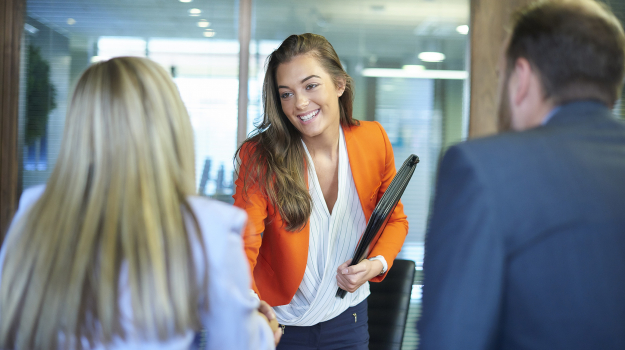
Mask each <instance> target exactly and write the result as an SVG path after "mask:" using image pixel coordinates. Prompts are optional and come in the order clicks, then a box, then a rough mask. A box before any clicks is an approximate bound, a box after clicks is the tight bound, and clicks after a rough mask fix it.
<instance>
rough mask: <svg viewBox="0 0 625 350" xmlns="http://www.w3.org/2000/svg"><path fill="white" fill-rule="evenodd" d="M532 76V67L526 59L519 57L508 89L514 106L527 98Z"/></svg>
mask: <svg viewBox="0 0 625 350" xmlns="http://www.w3.org/2000/svg"><path fill="white" fill-rule="evenodd" d="M533 74H534V71H533V69H532V65H531V64H530V63H529V61H528V60H527V59H525V58H523V57H520V58H518V59H517V60H516V62H515V63H514V70H513V71H512V76H511V77H510V78H511V79H510V84H511V86H510V87H509V88H510V93H511V95H512V103H514V104H515V105H517V106H518V105H520V104H521V103H522V102H523V101H524V100H525V99H527V97H528V96H529V94H530V88H531V82H532V75H533Z"/></svg>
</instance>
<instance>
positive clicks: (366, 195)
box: [342, 126, 378, 222]
mask: <svg viewBox="0 0 625 350" xmlns="http://www.w3.org/2000/svg"><path fill="white" fill-rule="evenodd" d="M342 128H343V134H344V136H345V144H346V146H347V155H348V156H349V165H350V167H351V170H352V177H353V178H354V184H355V185H356V191H357V192H358V198H359V199H360V205H361V206H362V211H363V212H364V214H365V219H366V221H367V222H369V218H370V217H371V214H372V212H373V208H375V203H373V205H372V203H371V193H370V192H371V191H372V190H374V187H375V184H373V185H372V184H371V181H372V179H371V177H372V176H376V175H378V174H377V172H378V169H372V168H371V167H370V166H369V163H370V161H371V158H373V157H375V156H374V155H373V154H370V153H371V151H372V149H373V148H374V147H371V146H369V147H367V142H371V140H367V137H362V136H363V135H356V134H355V133H356V130H355V129H357V128H360V127H359V126H351V127H350V126H342ZM373 181H374V182H375V180H373Z"/></svg>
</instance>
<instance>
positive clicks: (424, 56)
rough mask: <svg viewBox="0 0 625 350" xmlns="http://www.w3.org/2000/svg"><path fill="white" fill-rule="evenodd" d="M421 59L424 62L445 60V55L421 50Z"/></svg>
mask: <svg viewBox="0 0 625 350" xmlns="http://www.w3.org/2000/svg"><path fill="white" fill-rule="evenodd" d="M418 57H419V59H420V60H421V61H423V62H443V61H444V60H445V55H444V54H442V53H440V52H421V53H420V54H419V56H418Z"/></svg>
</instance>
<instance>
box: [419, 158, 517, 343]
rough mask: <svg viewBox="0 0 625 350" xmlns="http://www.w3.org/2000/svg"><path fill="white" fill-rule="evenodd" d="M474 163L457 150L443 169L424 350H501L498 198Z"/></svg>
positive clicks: (429, 241)
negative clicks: (498, 347) (498, 341)
mask: <svg viewBox="0 0 625 350" xmlns="http://www.w3.org/2000/svg"><path fill="white" fill-rule="evenodd" d="M470 158H471V157H470V154H469V153H468V152H467V151H464V150H463V149H462V148H458V147H457V146H455V147H452V148H450V150H449V151H448V152H447V154H446V155H445V157H444V158H443V161H442V163H441V167H440V170H439V176H438V182H437V186H436V196H435V199H434V203H433V207H432V212H431V216H430V222H429V228H428V233H427V235H426V240H425V261H424V270H423V271H424V282H423V299H422V314H421V319H420V320H419V323H418V330H419V342H420V347H419V348H420V349H423V350H428V349H436V350H445V349H467V350H471V349H493V348H494V346H495V343H494V342H495V341H496V339H495V338H496V334H497V329H498V328H497V327H498V325H499V316H500V305H501V301H502V297H501V295H502V291H503V279H504V271H505V267H504V266H505V250H504V244H503V238H502V237H501V230H500V229H498V228H497V227H498V224H497V217H498V215H497V214H496V213H495V212H494V211H495V210H496V209H497V206H496V205H495V204H494V202H495V199H494V198H495V196H494V194H493V193H490V192H489V190H490V188H489V187H488V186H487V185H486V184H487V183H488V182H487V181H484V180H483V179H481V178H480V176H479V174H480V172H479V171H478V169H479V168H478V167H477V166H476V165H474V162H471V161H470ZM490 191H492V190H490Z"/></svg>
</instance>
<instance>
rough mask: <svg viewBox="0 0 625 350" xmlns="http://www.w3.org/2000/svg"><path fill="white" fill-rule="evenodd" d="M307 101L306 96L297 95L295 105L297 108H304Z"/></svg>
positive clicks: (306, 105)
mask: <svg viewBox="0 0 625 350" xmlns="http://www.w3.org/2000/svg"><path fill="white" fill-rule="evenodd" d="M309 102H310V101H308V99H307V98H306V97H304V96H301V95H300V96H298V97H297V105H296V107H297V109H305V108H306V107H308V103H309Z"/></svg>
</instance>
